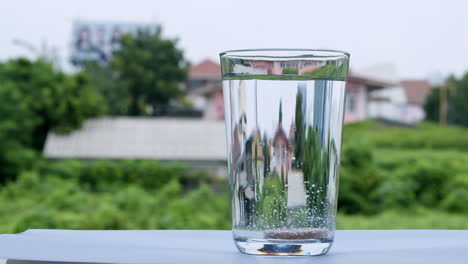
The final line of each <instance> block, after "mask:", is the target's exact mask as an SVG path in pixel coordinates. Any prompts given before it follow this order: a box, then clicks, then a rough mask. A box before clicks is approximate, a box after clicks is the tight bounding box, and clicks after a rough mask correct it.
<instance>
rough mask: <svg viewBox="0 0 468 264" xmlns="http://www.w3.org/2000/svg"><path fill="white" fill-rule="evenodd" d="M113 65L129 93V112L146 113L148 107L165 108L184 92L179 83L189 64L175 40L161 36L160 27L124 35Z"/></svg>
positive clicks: (184, 79) (185, 76) (135, 113)
mask: <svg viewBox="0 0 468 264" xmlns="http://www.w3.org/2000/svg"><path fill="white" fill-rule="evenodd" d="M113 67H114V69H115V70H116V72H117V74H118V76H119V80H120V83H121V85H124V87H125V89H126V90H127V91H128V94H129V96H130V97H129V111H128V114H130V115H145V114H147V110H146V108H147V106H152V107H155V108H158V109H159V108H161V107H166V106H167V105H168V104H169V101H170V100H171V99H175V98H178V97H180V96H182V95H183V91H182V90H181V89H180V87H179V86H180V83H182V82H185V81H186V79H187V71H188V63H187V62H186V61H185V59H184V56H183V52H182V50H179V49H178V48H177V47H176V41H175V40H169V39H164V38H163V37H162V33H161V28H158V29H157V30H156V31H155V32H151V31H144V30H140V31H138V32H137V34H136V35H135V36H132V35H125V36H123V38H122V49H121V50H119V51H118V52H116V53H115V54H114V58H113Z"/></svg>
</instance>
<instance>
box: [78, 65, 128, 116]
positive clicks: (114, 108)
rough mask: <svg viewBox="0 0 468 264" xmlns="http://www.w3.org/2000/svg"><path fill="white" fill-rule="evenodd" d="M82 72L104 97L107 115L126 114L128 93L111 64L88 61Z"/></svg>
mask: <svg viewBox="0 0 468 264" xmlns="http://www.w3.org/2000/svg"><path fill="white" fill-rule="evenodd" d="M83 72H84V73H85V74H86V75H87V76H89V79H90V82H91V83H92V84H93V86H94V87H96V89H97V90H98V91H99V93H100V94H101V95H102V97H103V98H104V102H105V105H106V107H107V114H109V115H126V114H127V113H128V108H129V104H130V94H129V91H128V90H127V87H126V86H125V85H123V83H124V82H123V81H122V80H120V79H119V75H118V73H117V72H116V71H115V69H114V68H113V67H112V66H111V65H100V64H98V63H95V62H88V63H86V64H84V66H83Z"/></svg>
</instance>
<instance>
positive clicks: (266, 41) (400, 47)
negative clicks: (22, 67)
mask: <svg viewBox="0 0 468 264" xmlns="http://www.w3.org/2000/svg"><path fill="white" fill-rule="evenodd" d="M467 10H468V1H463V0H459V1H455V0H446V1H431V0H426V1H423V0H406V1H405V0H393V1H375V0H358V1H346V0H342V1H338V0H327V1H314V0H308V1H307V0H304V1H295V0H281V1H275V0H265V1H258V0H236V1H232V0H231V1H222V0H195V1H181V0H164V1H158V0H130V1H119V0H112V1H109V0H99V1H98V0H79V1H75V0H66V1H64V0H41V1H31V0H29V1H24V0H15V1H4V2H3V3H2V7H1V9H0V25H1V31H0V59H1V60H5V59H7V58H11V57H14V56H18V55H23V56H24V55H27V54H28V51H27V50H26V49H24V48H21V47H18V46H15V45H14V44H13V39H21V40H26V41H28V42H30V43H32V44H34V45H36V46H39V45H40V44H41V42H42V41H43V40H46V41H47V43H48V44H49V45H50V46H54V47H56V48H57V49H58V50H59V54H60V56H61V57H62V60H63V61H64V62H65V61H66V59H68V56H69V52H70V43H71V30H72V23H73V21H74V20H77V19H81V20H93V21H116V22H137V23H139V22H142V23H154V22H156V23H161V24H162V25H163V30H164V34H165V36H167V37H171V38H173V37H177V38H179V39H180V42H179V46H180V47H181V48H182V49H183V50H185V52H186V56H187V58H188V59H189V60H190V61H191V62H193V63H196V62H199V61H200V60H202V59H203V58H206V57H209V58H212V59H215V60H217V59H218V57H217V56H218V53H219V52H220V51H223V50H227V49H242V48H278V47H280V48H326V49H339V50H345V51H348V52H350V53H351V66H352V68H353V69H355V70H362V69H366V68H368V67H369V66H372V65H379V64H380V65H382V64H393V65H395V67H396V70H397V74H398V76H399V77H402V78H424V77H426V76H427V75H428V74H431V73H435V72H440V73H442V74H444V75H445V74H448V73H456V74H461V73H463V72H464V71H467V70H468V15H467Z"/></svg>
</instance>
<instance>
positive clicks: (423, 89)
mask: <svg viewBox="0 0 468 264" xmlns="http://www.w3.org/2000/svg"><path fill="white" fill-rule="evenodd" d="M400 85H401V86H402V87H403V88H404V89H405V92H406V97H407V98H408V103H409V104H418V105H422V104H424V102H425V101H426V97H427V96H428V95H429V93H430V92H431V85H430V84H429V82H428V81H424V80H404V81H401V82H400Z"/></svg>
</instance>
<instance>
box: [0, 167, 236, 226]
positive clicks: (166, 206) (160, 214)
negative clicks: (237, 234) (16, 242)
mask: <svg viewBox="0 0 468 264" xmlns="http://www.w3.org/2000/svg"><path fill="white" fill-rule="evenodd" d="M43 166H44V167H50V168H42V169H41V172H40V173H39V172H37V171H27V172H23V173H21V175H20V176H19V177H18V179H17V180H16V181H15V182H11V183H9V184H8V185H6V186H4V187H3V188H1V189H0V204H2V206H1V207H0V232H1V233H5V232H22V231H24V230H25V229H28V228H70V229H173V228H177V229H182V228H183V229H192V228H203V229H228V228H230V224H231V218H230V209H229V197H228V195H227V186H226V188H224V189H223V191H222V192H214V191H213V190H212V189H211V188H210V187H208V186H206V185H200V186H199V187H198V188H196V189H195V190H192V191H190V190H185V189H184V187H183V186H182V185H181V183H180V182H181V180H182V178H184V177H196V175H195V174H194V175H191V174H190V173H189V172H188V171H187V170H185V169H184V168H183V167H181V166H180V165H177V164H168V165H162V164H160V163H159V162H154V161H114V162H111V161H106V162H96V163H83V162H80V161H75V160H69V161H62V162H53V163H50V164H49V166H47V165H44V164H43ZM124 167H126V169H124ZM87 168H89V169H87ZM135 169H137V170H136V171H134V170H135ZM117 170H118V171H123V172H122V173H121V174H120V175H118V176H119V177H120V178H117V179H114V180H112V176H113V173H115V172H116V171H117ZM147 170H148V171H149V172H147ZM143 171H144V172H145V173H147V174H146V175H139V174H141V173H142V172H143ZM107 174H108V175H107ZM92 177H97V178H98V179H99V178H101V177H103V178H104V179H102V180H101V179H99V180H96V179H92ZM117 186H118V187H117Z"/></svg>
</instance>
